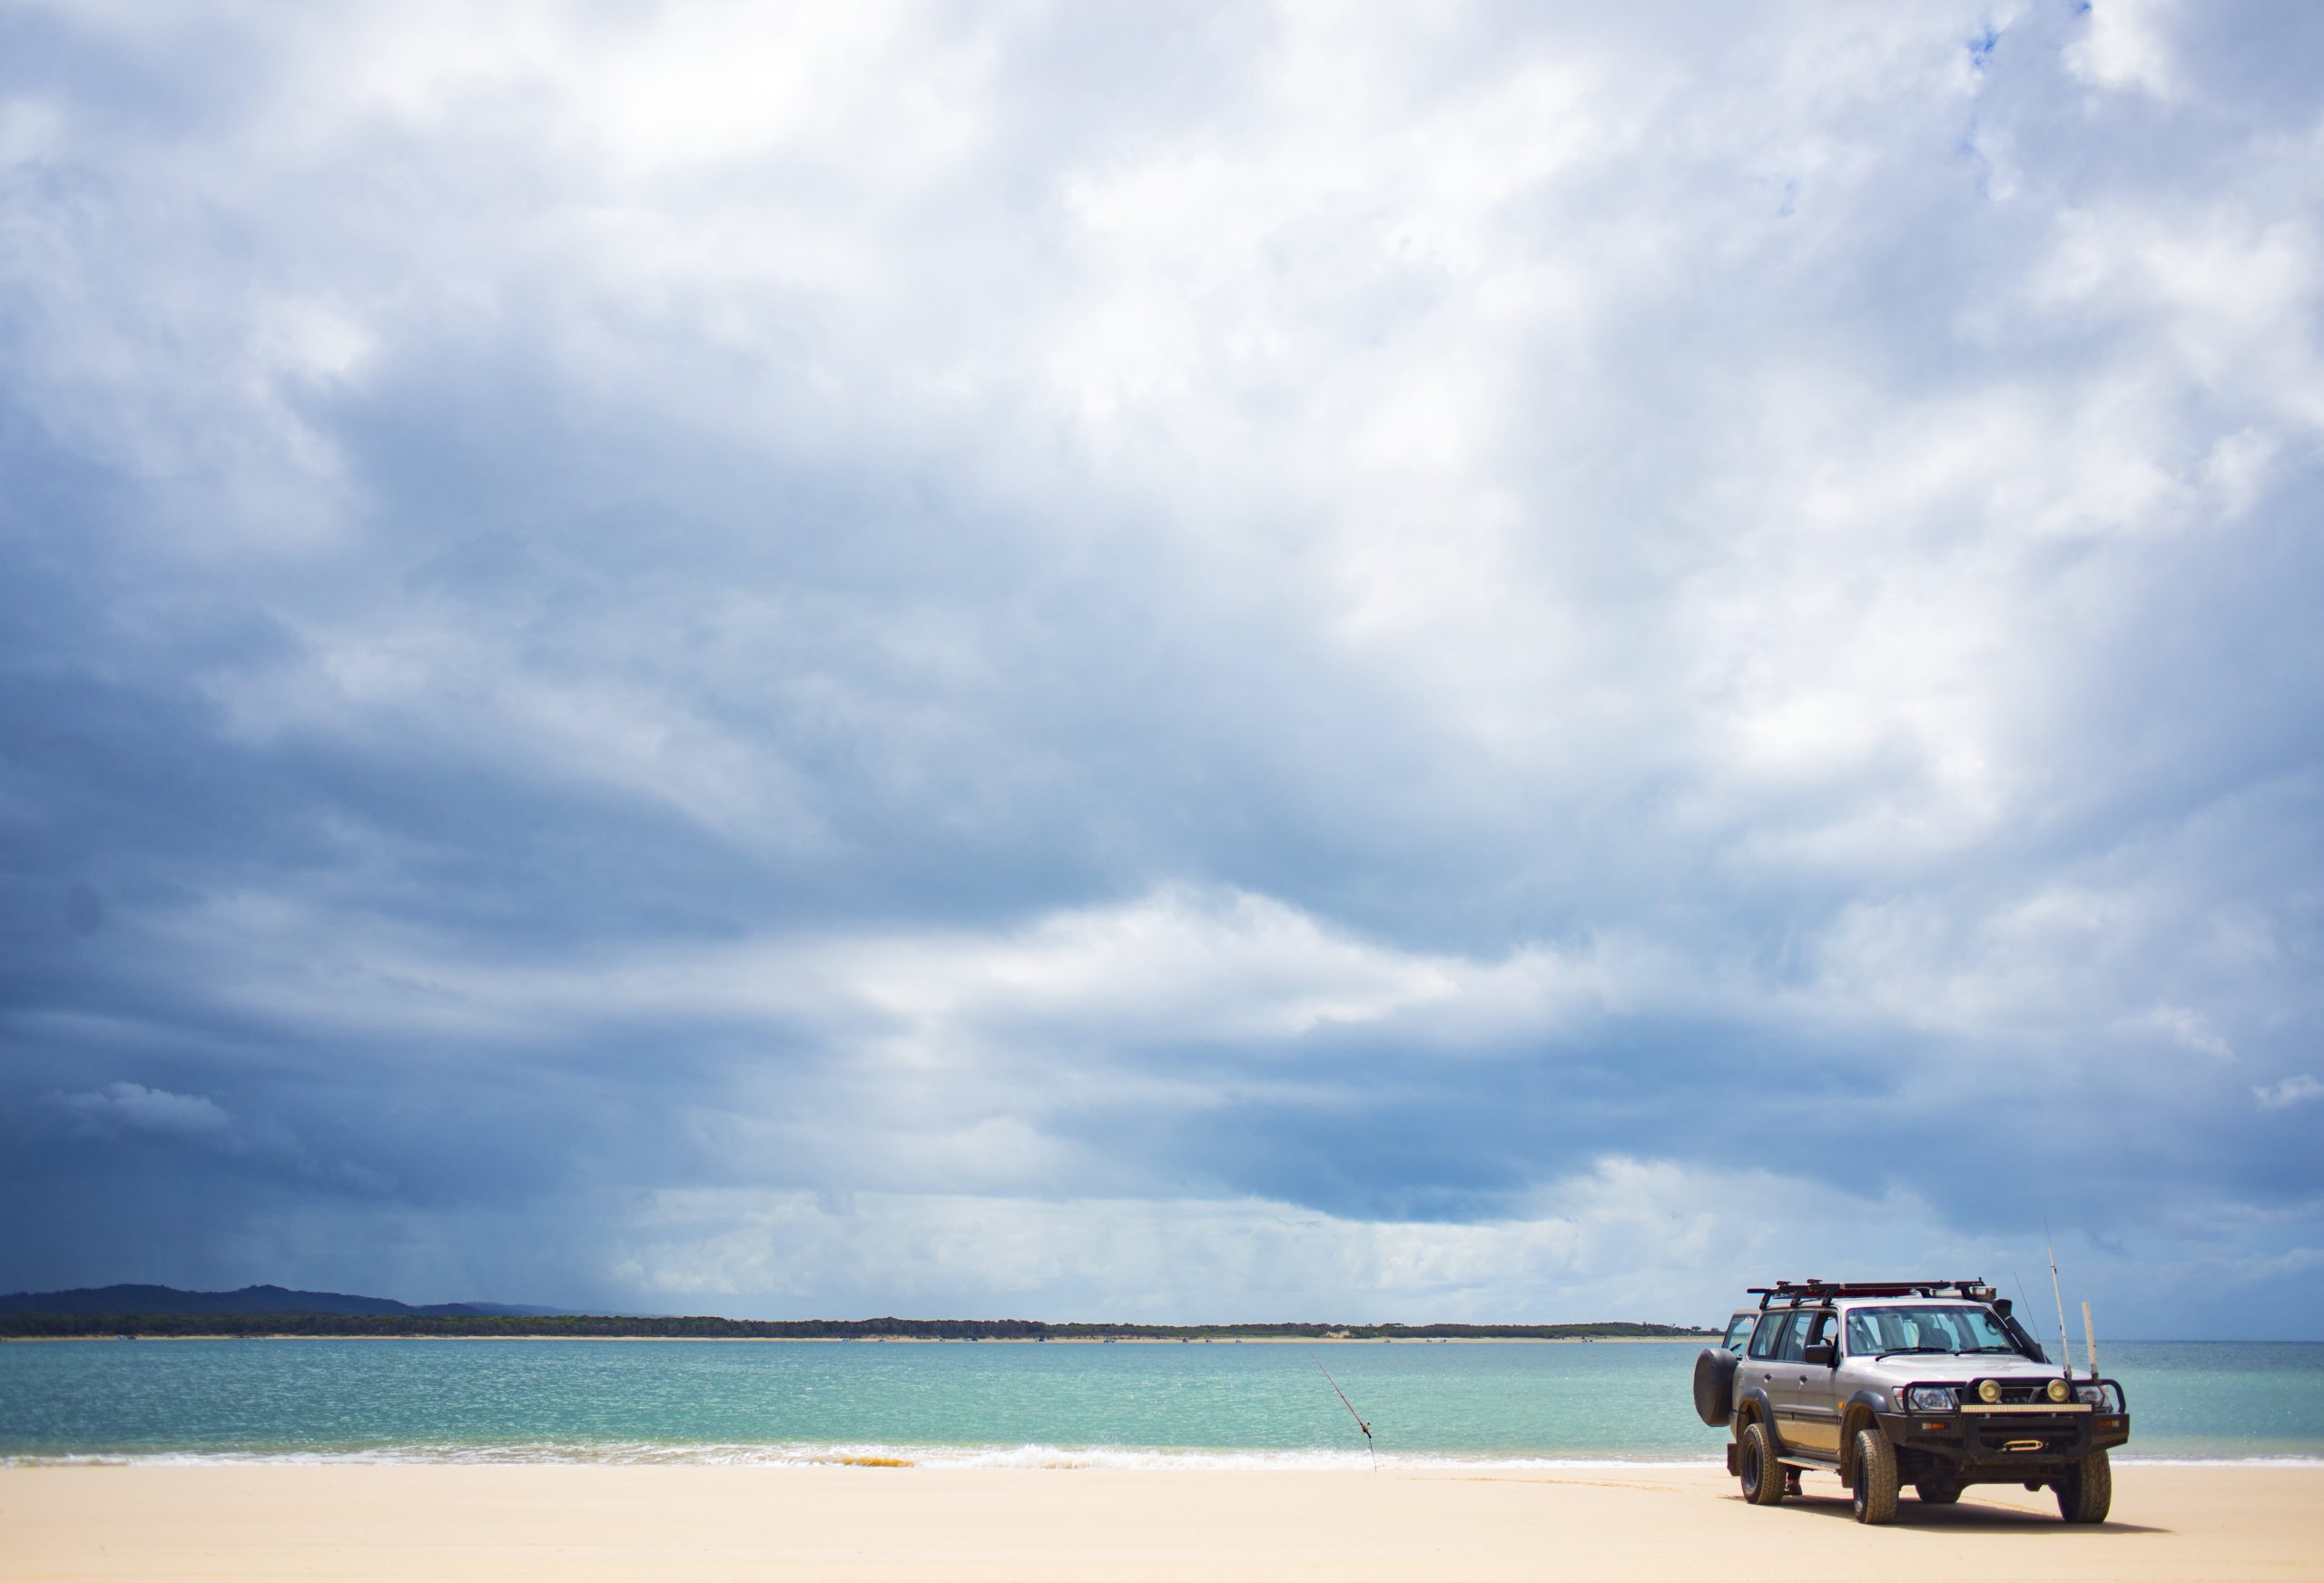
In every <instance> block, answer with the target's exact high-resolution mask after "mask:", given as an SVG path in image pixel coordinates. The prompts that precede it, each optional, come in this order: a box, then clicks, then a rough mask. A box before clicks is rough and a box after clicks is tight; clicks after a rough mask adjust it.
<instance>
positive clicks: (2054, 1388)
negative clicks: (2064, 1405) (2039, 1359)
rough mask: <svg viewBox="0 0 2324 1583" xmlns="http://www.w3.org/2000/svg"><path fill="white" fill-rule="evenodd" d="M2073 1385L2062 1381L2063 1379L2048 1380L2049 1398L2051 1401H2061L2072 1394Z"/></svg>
mask: <svg viewBox="0 0 2324 1583" xmlns="http://www.w3.org/2000/svg"><path fill="white" fill-rule="evenodd" d="M2071 1395H2073V1386H2071V1385H2069V1384H2067V1383H2066V1382H2065V1381H2063V1380H2053V1381H2050V1400H2051V1401H2064V1400H2065V1399H2066V1398H2067V1397H2069V1396H2071Z"/></svg>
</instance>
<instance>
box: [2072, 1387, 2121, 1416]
mask: <svg viewBox="0 0 2324 1583" xmlns="http://www.w3.org/2000/svg"><path fill="white" fill-rule="evenodd" d="M2073 1399H2074V1400H2075V1401H2086V1402H2088V1403H2090V1405H2091V1406H2093V1407H2094V1408H2096V1409H2097V1410H2098V1411H2101V1412H2119V1411H2122V1404H2121V1402H2120V1401H2119V1400H2118V1399H2117V1398H2116V1396H2115V1394H2114V1388H2113V1387H2112V1385H2077V1386H2075V1387H2074V1388H2073Z"/></svg>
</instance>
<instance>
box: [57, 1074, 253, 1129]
mask: <svg viewBox="0 0 2324 1583" xmlns="http://www.w3.org/2000/svg"><path fill="white" fill-rule="evenodd" d="M48 1103H49V1105H50V1106H51V1107H52V1108H54V1110H57V1111H59V1112H62V1113H63V1114H64V1115H65V1116H70V1117H72V1118H73V1119H74V1121H75V1122H76V1123H78V1124H80V1125H82V1126H86V1127H89V1128H92V1129H94V1130H96V1131H98V1132H100V1133H103V1134H106V1135H109V1136H120V1135H122V1134H124V1133H143V1134H148V1135H151V1136H158V1137H175V1138H191V1139H199V1140H205V1141H212V1140H218V1139H222V1138H223V1137H224V1136H226V1135H227V1133H228V1132H229V1131H230V1130H231V1126H232V1121H231V1118H230V1117H229V1116H227V1114H226V1112H225V1110H224V1109H223V1108H222V1106H220V1105H219V1104H218V1102H217V1101H216V1100H214V1099H212V1098H210V1097H209V1096H207V1095H202V1094H172V1093H171V1092H170V1091H169V1090H168V1089H166V1088H148V1087H146V1086H144V1085H143V1084H142V1083H108V1084H106V1085H105V1086H103V1087H102V1088H93V1089H89V1090H87V1091H85V1092H84V1093H78V1094H52V1095H51V1096H49V1100H48Z"/></svg>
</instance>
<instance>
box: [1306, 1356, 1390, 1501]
mask: <svg viewBox="0 0 2324 1583" xmlns="http://www.w3.org/2000/svg"><path fill="white" fill-rule="evenodd" d="M1307 1355H1308V1356H1309V1357H1311V1358H1315V1372H1317V1373H1319V1374H1321V1375H1322V1376H1323V1377H1324V1384H1326V1385H1329V1386H1330V1387H1331V1388H1332V1394H1333V1395H1334V1396H1336V1397H1338V1398H1339V1399H1340V1405H1341V1406H1342V1407H1344V1408H1346V1409H1347V1415H1348V1416H1349V1417H1350V1418H1352V1419H1354V1420H1355V1427H1356V1428H1358V1429H1360V1430H1362V1431H1364V1450H1367V1451H1370V1452H1371V1453H1372V1470H1373V1471H1374V1472H1375V1473H1377V1472H1378V1471H1379V1470H1380V1448H1379V1447H1378V1446H1377V1445H1375V1444H1374V1443H1373V1440H1372V1426H1371V1425H1370V1424H1368V1423H1366V1422H1364V1414H1362V1413H1360V1412H1358V1411H1356V1410H1355V1403H1354V1402H1353V1401H1349V1400H1348V1399H1347V1392H1346V1391H1343V1390H1341V1389H1340V1382H1339V1381H1336V1380H1334V1379H1333V1378H1332V1372H1331V1371H1330V1370H1329V1369H1326V1368H1324V1360H1323V1359H1322V1358H1320V1357H1317V1356H1316V1352H1315V1348H1313V1347H1309V1348H1308V1349H1307Z"/></svg>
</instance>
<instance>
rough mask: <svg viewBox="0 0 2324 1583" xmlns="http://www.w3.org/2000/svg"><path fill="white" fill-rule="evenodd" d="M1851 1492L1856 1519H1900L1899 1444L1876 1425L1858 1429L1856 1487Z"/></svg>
mask: <svg viewBox="0 0 2324 1583" xmlns="http://www.w3.org/2000/svg"><path fill="white" fill-rule="evenodd" d="M1850 1496H1851V1499H1852V1500H1853V1502H1854V1504H1855V1506H1856V1521H1858V1522H1868V1523H1882V1522H1894V1521H1896V1447H1894V1446H1892V1445H1890V1444H1889V1443H1888V1437H1887V1436H1886V1435H1885V1434H1882V1433H1881V1432H1880V1431H1878V1430H1876V1429H1860V1430H1858V1431H1856V1487H1855V1489H1854V1490H1852V1491H1851V1492H1850Z"/></svg>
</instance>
